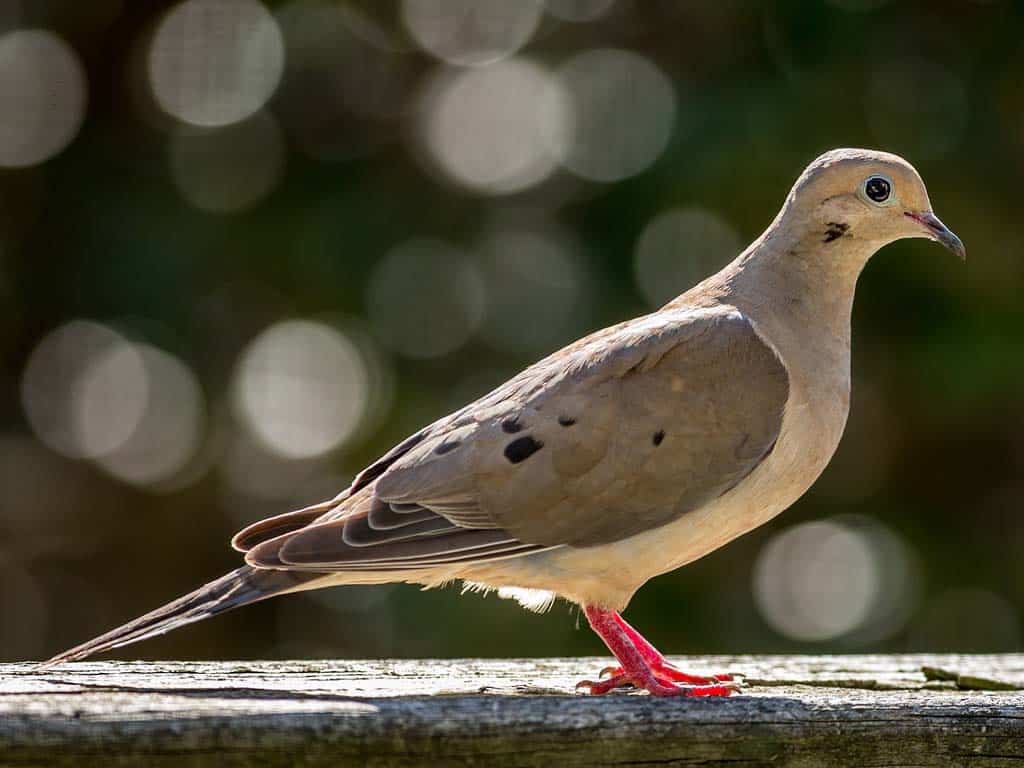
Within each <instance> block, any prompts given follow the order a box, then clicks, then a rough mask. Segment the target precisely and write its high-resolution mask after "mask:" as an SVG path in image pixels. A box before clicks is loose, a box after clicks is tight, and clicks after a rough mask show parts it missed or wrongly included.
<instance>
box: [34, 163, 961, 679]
mask: <svg viewBox="0 0 1024 768" xmlns="http://www.w3.org/2000/svg"><path fill="white" fill-rule="evenodd" d="M908 237H925V238H929V239H932V240H936V241H938V242H940V243H942V244H943V245H944V246H946V247H947V248H949V249H950V250H952V251H953V252H955V253H957V254H958V255H960V256H961V257H963V256H964V247H963V244H962V243H961V242H960V240H959V239H958V238H957V237H956V235H954V234H953V233H952V232H951V231H950V230H949V229H947V228H946V227H945V226H944V225H943V224H942V222H941V221H940V220H939V219H938V218H937V217H936V216H935V214H933V213H932V210H931V204H930V203H929V200H928V193H927V191H926V190H925V186H924V183H923V182H922V181H921V178H920V176H919V175H918V174H917V172H916V171H915V170H914V168H913V167H912V166H911V165H910V164H909V163H907V162H906V161H905V160H903V159H902V158H900V157H897V156H895V155H892V154H888V153H884V152H875V151H868V150H862V149H838V150H834V151H831V152H828V153H826V154H824V155H822V156H821V157H819V158H818V159H816V160H815V161H814V162H813V163H811V164H810V165H809V166H808V167H807V169H806V170H805V171H804V172H803V174H801V176H800V177H799V178H798V179H797V181H796V184H795V185H794V186H793V189H792V191H791V192H790V193H789V196H788V197H787V198H786V201H785V204H784V205H783V207H782V210H781V211H780V212H779V214H778V216H776V217H775V220H774V221H773V222H772V223H771V225H770V226H769V227H768V229H767V230H765V232H764V234H762V235H761V236H760V237H759V238H757V240H755V241H754V242H753V243H752V244H751V245H750V246H749V247H748V248H747V249H746V250H744V251H743V253H741V254H740V255H739V256H738V257H737V258H736V259H735V260H734V261H733V262H732V263H730V264H729V265H728V266H726V267H725V268H724V269H722V271H720V272H719V273H717V274H715V275H712V276H711V277H709V278H707V279H706V280H704V281H703V282H702V283H700V284H698V285H697V286H695V287H693V288H691V289H690V290H689V291H687V292H686V293H684V294H682V295H681V296H679V297H678V298H677V299H675V300H673V301H672V302H670V303H669V304H667V305H666V306H664V307H663V308H661V309H660V310H658V311H657V312H654V313H652V314H649V315H646V316H643V317H639V318H636V319H633V320H627V321H626V322H623V323H620V324H618V325H614V326H612V327H610V328H606V329H604V330H601V331H598V332H596V333H594V334H591V335H590V336H587V337H585V338H583V339H580V340H579V341H577V342H575V343H573V344H570V345H569V346H567V347H565V348H564V349H561V350H559V351H558V352H555V353H554V354H552V355H550V356H549V357H547V358H545V359H543V360H541V361H540V362H538V363H536V364H535V365H533V366H531V367H529V368H527V369H526V370H525V371H523V372H522V373H520V374H519V375H517V376H515V377H514V378H512V379H511V380H509V381H508V382H506V383H505V384H502V385H501V386H500V387H498V388H497V389H495V390H494V391H493V392H491V393H489V394H487V395H485V396H484V397H482V398H480V399H479V400H477V401H476V402H473V403H470V404H469V405H467V406H465V407H464V408H462V409H461V410H459V411H456V412H455V413H453V414H451V415H449V416H445V417H444V418H442V419H440V420H438V421H436V422H434V423H433V424H431V425H429V426H427V427H425V428H424V429H422V430H420V431H419V432H417V433H416V434H414V435H412V436H411V437H409V438H408V439H407V440H405V441H404V442H402V443H400V444H399V445H397V446H395V447H394V448H393V449H391V450H390V451H389V452H388V453H386V454H385V455H384V456H383V457H381V458H380V459H379V460H378V461H376V462H375V463H373V464H371V465H370V466H369V467H367V468H366V469H364V470H363V471H362V472H361V473H359V475H358V476H357V477H356V478H355V480H354V481H353V482H352V484H351V485H350V486H349V487H348V488H346V489H345V490H344V491H342V492H341V493H340V494H339V495H338V496H336V497H335V498H333V499H331V500H329V501H326V502H323V503H321V504H317V505H315V506H311V507H307V508H305V509H300V510H298V511H295V512H289V513H287V514H284V515H279V516H277V517H272V518H269V519H267V520H263V521H261V522H258V523H255V524H253V525H250V526H249V527H248V528H246V529H244V530H243V531H241V532H240V533H239V534H237V535H236V536H235V538H234V540H233V542H232V544H233V546H234V547H235V549H237V550H239V551H241V552H244V553H245V563H246V564H245V565H244V566H243V567H241V568H239V569H237V570H235V571H233V572H231V573H229V574H227V575H225V576H223V577H221V578H220V579H217V580H216V581H213V582H210V583H209V584H207V585H205V586H203V587H201V588H200V589H198V590H196V591H195V592H193V593H191V594H189V595H186V596H184V597H182V598H179V599H178V600H176V601H174V602H172V603H170V604H168V605H166V606H164V607H162V608H159V609H157V610H155V611H153V612H151V613H149V614H147V615H145V616H142V617H141V618H138V619H136V620H135V621H132V622H130V623H128V624H125V625H124V626H122V627H119V628H118V629H115V630H113V631H111V632H108V633H107V634H105V635H103V636H101V637H98V638H96V639H94V640H91V641H89V642H87V643H85V644H83V645H80V646H78V647H76V648H72V649H71V650H68V651H65V652H64V653H61V654H59V655H57V656H55V657H54V658H53V659H51V660H50V661H49V662H47V664H57V663H60V662H64V661H70V660H75V659H81V658H84V657H86V656H89V655H91V654H94V653H97V652H100V651H106V650H108V649H111V648H117V647H120V646H123V645H126V644H128V643H133V642H136V641H138V640H143V639H145V638H148V637H153V636H155V635H159V634H163V633H164V632H167V631H169V630H171V629H175V628H177V627H180V626H183V625H185V624H190V623H192V622H195V621H199V620H200V619H204V618H206V617H208V616H213V615H215V614H218V613H221V612H223V611H226V610H229V609H231V608H236V607H238V606H240V605H244V604H246V603H251V602H254V601H257V600H262V599H264V598H267V597H271V596H273V595H278V594H283V593H287V592H295V591H299V590H307V589H316V588H320V587H329V586H335V585H341V584H381V583H385V582H410V583H415V584H422V585H427V586H437V585H442V584H446V583H448V582H452V581H455V580H461V581H463V582H464V583H466V584H467V585H469V586H470V587H471V588H480V589H484V590H498V591H499V594H501V595H503V596H512V597H515V598H517V599H519V600H520V602H522V603H523V604H524V605H525V606H527V607H530V608H534V609H541V608H543V607H546V606H547V605H549V604H550V603H551V602H552V601H553V600H554V598H555V597H561V598H564V599H565V600H568V601H571V602H573V603H577V604H579V605H580V606H582V608H583V611H584V613H585V614H586V617H587V619H588V621H589V623H590V625H591V627H592V628H593V629H594V631H595V632H596V633H597V634H598V635H599V636H600V637H601V638H602V640H604V642H605V644H606V645H607V646H608V648H609V650H610V651H611V652H612V654H613V655H614V656H615V657H616V658H617V659H618V662H619V667H618V668H616V669H613V670H612V675H611V677H610V678H609V679H605V680H602V681H600V682H590V681H584V683H583V684H582V685H584V686H585V687H587V688H589V690H590V692H591V693H604V692H607V691H609V690H612V689H614V688H617V687H621V686H627V685H629V686H633V687H635V688H641V689H646V690H647V691H649V692H650V693H651V694H654V695H659V696H671V695H727V694H729V693H731V692H732V691H733V690H735V686H734V685H733V684H732V683H731V682H730V680H729V678H728V676H727V675H718V676H711V677H698V676H693V675H687V674H686V673H684V672H682V671H681V670H679V669H677V668H676V667H674V666H672V665H671V664H669V663H668V662H667V661H666V660H665V659H664V658H663V657H662V655H661V654H660V653H659V652H658V651H657V650H655V649H654V647H653V646H651V645H650V644H649V643H648V642H647V641H646V640H644V639H643V637H641V636H640V634H639V633H638V632H637V631H636V630H635V629H633V628H632V627H631V626H630V625H629V624H627V623H626V622H625V620H623V619H622V617H621V616H620V615H619V612H620V611H622V610H623V609H624V608H625V607H626V605H627V603H628V602H629V600H630V598H631V597H632V596H633V594H634V593H635V592H636V590H637V589H638V588H639V587H640V586H641V585H643V584H644V583H645V582H646V581H647V580H648V579H650V578H651V577H653V576H657V575H658V574H662V573H665V572H667V571H671V570H672V569H674V568H678V567H679V566H681V565H685V564H686V563H689V562H692V561H693V560H696V559H697V558H699V557H702V556H703V555H706V554H707V553H709V552H711V551H713V550H715V549H717V548H718V547H720V546H722V545H723V544H725V543H727V542H729V541H730V540H732V539H734V538H736V537H737V536H739V535H741V534H743V533H745V532H747V531H750V530H751V529H753V528H756V527H757V526H759V525H761V524H762V523H764V522H766V521H767V520H770V519H771V518H772V517H774V516H775V515H777V514H779V513H780V512H781V511H782V510H784V509H785V508H786V507H788V506H789V505H791V504H792V503H793V502H795V501H796V500H797V499H798V498H800V496H801V495H802V494H803V493H804V492H805V491H806V490H807V489H808V488H809V487H810V486H811V484H812V483H813V482H814V481H815V479H816V478H817V477H818V475H819V474H821V472H822V470H823V469H824V468H825V465H826V464H827V463H828V461H829V459H830V458H831V457H832V454H833V452H834V451H835V449H836V446H837V445H838V443H839V439H840V436H841V435H842V432H843V427H844V425H845V423H846V417H847V412H848V410H849V398H850V311H851V307H852V304H853V295H854V287H855V285H856V282H857V277H858V275H859V274H860V272H861V269H862V268H863V267H864V265H865V263H866V262H867V260H868V259H869V258H870V257H871V255H872V254H874V253H875V251H877V250H878V249H879V248H881V247H882V246H884V245H886V244H887V243H890V242H892V241H894V240H898V239H901V238H908ZM689 256H690V255H689V254H685V253H681V254H678V257H679V258H681V259H685V258H688V257H689Z"/></svg>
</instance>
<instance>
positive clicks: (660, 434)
mask: <svg viewBox="0 0 1024 768" xmlns="http://www.w3.org/2000/svg"><path fill="white" fill-rule="evenodd" d="M664 439H665V430H664V429H659V430H658V431H657V432H655V433H654V437H652V438H651V442H652V443H654V444H655V445H661V441H662V440H664Z"/></svg>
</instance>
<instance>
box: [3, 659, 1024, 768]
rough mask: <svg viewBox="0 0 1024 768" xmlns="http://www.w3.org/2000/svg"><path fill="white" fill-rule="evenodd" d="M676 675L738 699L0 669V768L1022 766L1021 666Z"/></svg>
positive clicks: (715, 664) (938, 663) (549, 682)
mask: <svg viewBox="0 0 1024 768" xmlns="http://www.w3.org/2000/svg"><path fill="white" fill-rule="evenodd" d="M676 661H677V663H678V664H679V665H680V666H681V667H683V668H684V669H687V670H688V671H695V672H701V671H704V672H724V671H728V672H734V673H740V674H743V675H744V676H745V677H746V691H745V693H744V694H743V695H740V696H736V697H733V698H729V699H712V700H708V699H689V700H686V699H677V700H658V699H652V698H651V697H649V696H647V695H645V694H635V693H621V694H616V695H611V696H607V697H603V698H590V697H587V696H583V695H576V694H574V692H573V685H574V683H575V682H576V681H577V680H578V679H580V678H582V677H587V676H591V677H592V676H594V675H595V674H596V673H597V670H598V669H599V668H600V667H602V666H604V665H605V664H606V663H607V662H608V660H607V659H532V660H496V659H487V660H483V659H468V660H444V661H429V660H426V661H424V660H397V661H396V660H391V661H323V662H321V661H315V662H298V661H288V662H221V663H188V662H162V663H148V662H129V663H126V662H98V663H97V662H93V663H78V664H69V665H67V666H65V667H60V668H57V669H53V670H48V671H46V672H44V673H37V672H35V671H34V668H33V666H32V665H30V664H6V665H0V765H4V766H7V765H10V766H91V765H97V766H99V765H102V766H127V765H133V766H134V765H138V766H189V767H190V768H193V767H202V768H205V767H206V766H381V767H383V766H388V767H389V768H390V767H391V766H408V765H422V764H429V765H438V766H446V765H452V766H469V765H486V766H488V768H491V767H493V766H590V765H616V766H632V765H637V766H639V765H682V766H718V765H722V766H725V765H729V766H737V765H739V766H754V765H773V766H876V767H881V766H893V767H894V768H895V766H957V765H965V766H1009V765H1017V764H1021V765H1024V691H1022V690H1020V688H1021V687H1024V656H1021V655H1000V656H797V657H771V656H768V657H749V656H736V657H698V658H690V659H684V658H677V659H676ZM979 688H980V689H981V690H979ZM996 689H997V690H996Z"/></svg>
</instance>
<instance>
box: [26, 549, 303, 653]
mask: <svg viewBox="0 0 1024 768" xmlns="http://www.w3.org/2000/svg"><path fill="white" fill-rule="evenodd" d="M322 577H323V574H320V573H296V572H291V571H271V570H260V569H257V568H250V567H248V566H245V567H242V568H239V569H237V570H235V571H232V572H231V573H228V574H225V575H224V576H221V577H220V578H219V579H216V580H214V581H211V582H210V583H209V584H205V585H203V586H202V587H200V588H199V589H197V590H196V591H195V592H190V593H189V594H187V595H184V596H183V597H179V598H178V599H177V600H175V601H173V602H170V603H168V604H167V605H165V606H163V607H161V608H157V609H156V610H155V611H150V612H149V613H147V614H146V615H145V616H140V617H139V618H137V619H135V620H134V621H130V622H128V623H127V624H124V625H123V626H120V627H118V628H117V629H112V630H111V631H110V632H107V633H106V634H105V635H100V636H99V637H96V638H93V639H92V640H89V641H88V642H85V643H82V644H81V645H78V646H75V647H74V648H71V649H69V650H67V651H64V652H63V653H58V654H57V655H56V656H54V657H53V658H52V659H50V660H48V661H45V662H43V663H42V665H41V667H40V668H43V669H45V668H48V667H53V666H56V665H57V664H63V663H64V662H66V661H77V660H79V659H84V658H85V657H87V656H92V655H93V654H96V653H103V652H104V651H109V650H111V649H113V648H120V647H121V646H123V645H129V644H131V643H137V642H139V641H140V640H147V639H149V638H151V637H156V636H157V635H162V634H164V633H166V632H170V631H171V630H172V629H177V628H178V627H183V626H185V625H186V624H192V623H194V622H196V621H202V620H203V619H206V618H209V617H210V616H216V615H217V614H218V613H224V612H225V611H230V610H231V609H232V608H238V607H240V606H243V605H247V604H249V603H255V602H257V601H258V600H265V599H266V598H268V597H273V596H274V595H280V594H283V593H285V592H295V591H298V590H301V589H308V588H309V587H311V586H312V584H310V582H312V581H314V580H317V579H320V578H322Z"/></svg>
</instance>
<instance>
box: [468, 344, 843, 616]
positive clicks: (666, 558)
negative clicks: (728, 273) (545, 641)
mask: <svg viewBox="0 0 1024 768" xmlns="http://www.w3.org/2000/svg"><path fill="white" fill-rule="evenodd" d="M790 352H791V351H790V350H786V351H783V352H782V354H781V355H780V357H781V358H782V359H783V360H788V361H789V365H787V370H788V372H789V377H790V394H789V397H788V399H787V403H786V409H785V414H784V417H783V421H782V429H781V431H780V434H779V437H778V440H777V441H776V443H775V446H774V448H773V450H772V451H771V453H770V454H769V455H768V456H767V457H766V458H765V459H764V461H762V462H761V463H760V464H759V465H758V466H757V467H756V468H755V469H754V470H753V471H752V472H751V473H750V474H749V475H748V476H747V477H746V478H745V479H743V480H742V481H741V482H740V483H739V484H738V485H736V486H735V487H734V488H732V489H731V490H730V491H728V492H726V493H724V494H723V495H721V496H719V497H718V498H716V499H714V500H713V501H710V502H708V503H706V504H704V505H703V506H701V507H699V508H698V509H695V510H692V511H690V512H687V513H685V514H684V515H682V516H681V517H680V518H678V519H677V520H675V521H674V522H672V523H669V524H667V525H663V526H660V527H658V528H653V529H650V530H647V531H644V532H643V533H640V534H637V535H635V536H631V537H629V538H627V539H623V540H620V541H616V542H613V543H610V544H605V545H601V546H595V547H585V548H560V549H555V550H550V551H547V552H542V553H538V554H537V555H533V556H530V557H528V558H522V559H517V560H507V561H503V562H500V563H495V564H494V565H493V566H491V567H488V568H486V569H483V570H482V571H481V572H478V573H475V574H472V575H468V574H467V578H470V580H473V581H480V582H483V583H488V584H491V585H495V586H500V585H508V586H516V587H524V588H531V589H542V590H551V591H553V592H555V593H557V594H558V595H560V596H562V597H565V598H567V599H569V600H573V601H575V602H579V603H584V604H588V603H594V604H598V605H603V606H606V607H609V608H614V609H622V608H624V607H625V605H626V603H628V602H629V599H630V598H631V597H632V595H633V593H634V592H635V591H636V590H637V589H638V588H639V587H640V586H641V585H643V583H644V582H646V581H647V580H648V579H650V578H652V577H653V576H656V575H658V574H661V573H665V572H667V571H671V570H673V569H675V568H678V567H679V566H682V565H685V564H686V563H689V562H692V561H694V560H697V559H698V558H700V557H703V556H704V555H706V554H708V553H710V552H713V551H714V550H716V549H718V548H719V547H721V546H723V545H724V544H727V543H728V542H730V541H732V540H733V539H735V538H736V537H738V536H741V535H742V534H744V533H746V532H748V531H750V530H753V529H754V528H757V527H758V526H760V525H762V524H764V523H765V522H767V521H768V520H770V519H771V518H773V517H775V516H776V515H778V514H779V513H780V512H782V511H783V510H785V509H786V508H787V507H789V506H790V505H791V504H793V503H794V502H795V501H796V500H797V499H799V498H800V497H801V496H802V495H803V494H804V493H805V492H806V491H807V489H808V488H810V487H811V485H812V484H813V483H814V481H815V480H816V479H817V478H818V476H819V475H820V474H821V472H822V471H823V470H824V468H825V467H826V466H827V464H828V462H829V460H830V459H831V458H832V455H833V453H834V452H835V450H836V447H837V446H838V444H839V440H840V437H841V436H842V432H843V428H844V426H845V424H846V417H847V413H848V411H849V393H850V376H849V345H848V343H847V344H844V343H843V340H842V339H841V338H835V339H830V340H828V341H826V342H824V344H823V348H818V349H816V350H813V354H805V353H806V352H808V351H807V350H803V351H801V352H795V353H790ZM805 359H814V360H815V361H816V363H817V365H818V366H819V368H818V369H817V370H812V369H811V368H810V367H805V366H802V365H801V362H802V361H803V360H805Z"/></svg>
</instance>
